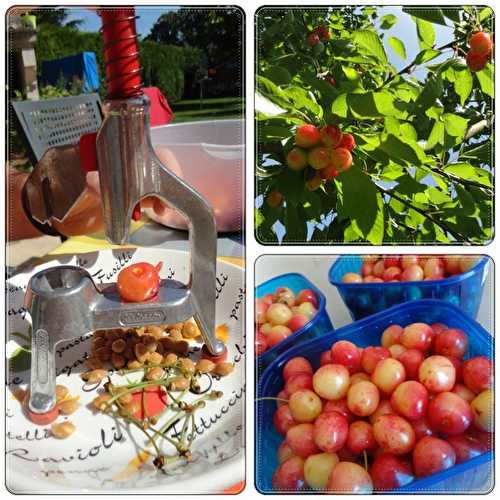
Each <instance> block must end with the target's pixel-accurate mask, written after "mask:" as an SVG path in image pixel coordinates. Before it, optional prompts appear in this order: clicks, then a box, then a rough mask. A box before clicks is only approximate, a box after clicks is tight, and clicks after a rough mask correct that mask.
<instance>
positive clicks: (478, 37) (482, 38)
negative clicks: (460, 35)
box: [469, 31, 493, 56]
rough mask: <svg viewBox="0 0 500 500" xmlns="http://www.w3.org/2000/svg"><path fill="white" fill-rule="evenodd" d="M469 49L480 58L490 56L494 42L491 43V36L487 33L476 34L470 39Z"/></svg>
mask: <svg viewBox="0 0 500 500" xmlns="http://www.w3.org/2000/svg"><path fill="white" fill-rule="evenodd" d="M469 47H470V49H471V52H474V53H475V54H477V55H479V56H487V55H489V54H490V52H491V49H492V47H493V42H492V41H491V36H490V34H489V33H485V32H484V31H479V32H478V33H474V34H473V35H472V36H471V37H470V38H469Z"/></svg>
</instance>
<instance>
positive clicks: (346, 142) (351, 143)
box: [339, 134, 356, 151]
mask: <svg viewBox="0 0 500 500" xmlns="http://www.w3.org/2000/svg"><path fill="white" fill-rule="evenodd" d="M355 147H356V141H355V139H354V136H353V135H352V134H342V138H341V139H340V143H339V148H345V149H347V150H349V151H352V150H353V149H354V148H355Z"/></svg>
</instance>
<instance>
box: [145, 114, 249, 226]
mask: <svg viewBox="0 0 500 500" xmlns="http://www.w3.org/2000/svg"><path fill="white" fill-rule="evenodd" d="M151 143H152V145H153V147H154V148H155V150H156V154H157V155H158V157H159V158H160V160H162V161H163V163H164V164H165V165H166V166H167V167H168V168H169V169H170V170H172V171H173V172H174V173H175V174H176V175H178V176H179V177H180V178H181V179H183V180H185V181H186V182H187V183H188V184H189V185H190V186H192V187H193V188H194V189H196V190H197V191H198V192H199V193H201V194H202V195H203V196H204V197H205V198H206V199H207V201H208V203H209V204H210V205H211V206H212V208H213V210H214V213H215V220H216V224H217V231H218V232H220V233H222V232H231V231H241V230H242V229H243V207H244V198H243V197H242V193H243V192H244V189H243V179H244V170H245V163H244V161H245V126H244V120H238V119H234V120H209V121H208V120H207V121H199V122H187V123H179V124H175V123H172V124H169V125H165V126H162V127H154V128H152V129H151ZM146 213H147V215H148V216H149V217H150V218H151V219H152V220H154V221H156V222H159V223H161V224H163V225H165V226H169V227H173V228H176V229H187V224H186V219H185V218H184V217H183V216H182V215H181V214H180V213H178V212H177V211H175V210H171V209H167V211H166V212H165V213H164V214H163V215H156V214H155V212H154V211H153V210H152V209H150V208H148V209H146Z"/></svg>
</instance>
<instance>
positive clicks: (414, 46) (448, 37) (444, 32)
mask: <svg viewBox="0 0 500 500" xmlns="http://www.w3.org/2000/svg"><path fill="white" fill-rule="evenodd" d="M379 14H380V17H382V16H384V15H386V14H394V15H395V16H396V17H397V18H398V20H397V22H396V24H394V26H393V27H392V28H391V29H389V30H381V31H383V32H385V33H386V35H385V37H384V47H385V50H386V52H387V56H388V57H389V61H390V62H391V63H392V64H393V65H394V66H395V67H396V68H397V69H398V70H400V69H402V68H404V67H405V66H406V65H407V64H408V63H409V62H411V61H412V60H413V59H414V58H415V56H416V55H417V54H418V53H419V52H420V48H419V46H418V39H417V28H416V25H415V22H414V21H413V20H412V18H411V16H410V15H409V14H406V13H405V12H403V11H402V9H401V7H379ZM448 22H449V24H450V26H449V27H447V26H441V25H439V24H434V29H435V30H436V47H439V46H441V45H444V44H446V43H448V42H451V41H452V39H453V28H452V27H451V24H452V23H451V21H448ZM391 36H395V37H397V38H399V39H400V40H401V41H402V42H403V43H404V45H405V47H406V55H407V60H406V61H403V60H402V59H401V58H400V57H399V56H397V55H396V54H395V52H394V51H393V50H392V48H391V47H389V44H388V43H387V40H388V39H389V38H390V37H391ZM443 57H444V58H446V56H443ZM448 57H449V54H448ZM439 60H440V59H439V58H436V59H435V60H434V61H432V64H435V63H436V62H439ZM417 76H419V77H421V76H422V73H418V74H417Z"/></svg>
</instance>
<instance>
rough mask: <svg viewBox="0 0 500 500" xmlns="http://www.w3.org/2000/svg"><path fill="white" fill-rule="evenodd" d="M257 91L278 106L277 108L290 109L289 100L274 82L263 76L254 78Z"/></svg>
mask: <svg viewBox="0 0 500 500" xmlns="http://www.w3.org/2000/svg"><path fill="white" fill-rule="evenodd" d="M256 83H257V89H258V90H259V91H260V92H261V93H262V95H264V96H265V97H268V98H269V99H270V100H271V101H272V102H275V103H276V104H278V106H282V107H286V108H287V109H288V108H289V107H290V100H289V99H288V97H287V96H286V94H285V93H284V92H283V90H282V89H280V88H279V87H278V86H277V85H276V84H275V83H274V82H272V81H271V80H269V79H268V78H265V77H263V76H260V75H257V77H256Z"/></svg>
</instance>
